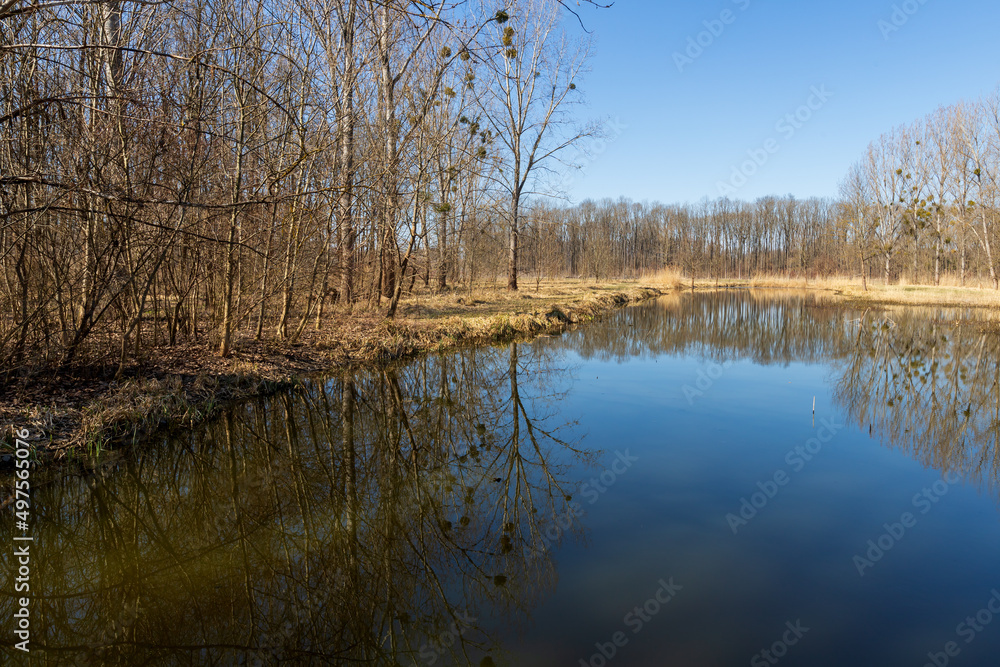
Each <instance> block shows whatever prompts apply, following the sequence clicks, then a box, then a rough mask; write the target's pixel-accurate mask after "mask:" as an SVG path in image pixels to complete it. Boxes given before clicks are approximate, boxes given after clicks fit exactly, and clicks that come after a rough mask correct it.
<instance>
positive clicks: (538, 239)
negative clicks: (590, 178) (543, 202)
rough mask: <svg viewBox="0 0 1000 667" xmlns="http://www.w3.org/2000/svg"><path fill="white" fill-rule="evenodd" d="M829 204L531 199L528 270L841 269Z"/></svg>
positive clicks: (743, 272) (710, 272)
mask: <svg viewBox="0 0 1000 667" xmlns="http://www.w3.org/2000/svg"><path fill="white" fill-rule="evenodd" d="M837 213H838V209H837V207H836V204H835V202H833V201H830V200H825V199H806V200H797V199H795V198H793V197H785V198H778V197H764V198H761V199H758V200H757V201H754V202H744V201H739V200H732V199H718V200H715V201H707V200H706V201H703V202H701V203H699V204H696V205H671V206H667V205H663V204H659V203H653V204H649V203H636V202H631V201H628V200H625V199H621V200H618V201H613V200H603V201H599V202H593V201H586V202H584V203H582V204H580V205H579V206H577V207H574V208H571V209H554V208H547V207H542V206H536V207H534V208H533V209H532V211H531V215H530V216H529V220H528V222H527V226H526V229H525V232H524V234H525V237H526V239H525V256H524V259H525V264H524V267H525V269H526V270H529V271H531V272H532V273H534V274H537V275H544V276H561V275H574V276H582V277H591V278H596V279H602V278H607V277H615V276H624V277H638V276H641V275H643V274H645V273H650V272H655V271H658V270H660V269H662V268H664V267H665V266H675V267H679V268H681V269H683V270H684V271H685V272H686V273H687V274H688V275H690V276H697V277H732V278H748V277H751V276H753V275H757V274H761V273H773V274H779V273H780V274H787V275H796V276H799V275H807V274H817V273H820V274H829V273H834V272H838V271H843V270H846V268H845V267H846V266H847V262H848V260H849V254H848V249H847V248H845V243H844V234H843V231H842V230H841V229H840V228H839V227H838V217H837Z"/></svg>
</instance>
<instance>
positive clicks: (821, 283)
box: [695, 276, 1000, 309]
mask: <svg viewBox="0 0 1000 667" xmlns="http://www.w3.org/2000/svg"><path fill="white" fill-rule="evenodd" d="M942 282H943V284H942V285H940V286H934V285H911V284H908V283H907V282H905V281H902V282H898V283H895V284H889V285H885V284H884V283H882V282H869V283H868V285H867V289H865V286H864V285H862V283H861V280H860V279H859V278H838V277H831V278H813V279H806V278H785V277H783V276H756V277H754V278H750V279H744V280H734V279H723V280H696V281H695V286H696V288H699V289H714V288H716V287H729V288H732V287H743V288H753V289H806V290H811V291H820V292H829V293H832V294H834V295H836V296H839V297H843V298H845V299H849V300H853V301H859V302H865V303H870V304H872V305H901V306H946V307H976V308H989V309H1000V291H997V290H995V289H993V288H992V287H987V286H985V285H982V286H980V285H976V286H969V285H967V286H965V287H962V286H960V285H957V284H951V282H950V281H948V282H945V281H942ZM970 282H972V281H970Z"/></svg>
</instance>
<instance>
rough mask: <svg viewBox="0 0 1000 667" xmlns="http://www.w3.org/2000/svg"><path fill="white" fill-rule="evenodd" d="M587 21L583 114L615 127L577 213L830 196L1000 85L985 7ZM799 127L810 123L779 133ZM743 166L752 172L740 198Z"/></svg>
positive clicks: (654, 15)
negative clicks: (922, 126)
mask: <svg viewBox="0 0 1000 667" xmlns="http://www.w3.org/2000/svg"><path fill="white" fill-rule="evenodd" d="M897 9H898V11H897ZM727 10H728V11H729V12H730V14H726V15H723V12H724V11H727ZM907 10H908V12H909V13H907ZM894 14H895V21H894ZM581 15H582V17H583V18H584V21H585V24H586V26H587V28H588V29H590V30H591V31H592V32H593V33H594V35H595V38H596V40H595V41H596V49H595V54H594V57H593V59H592V61H591V71H590V73H589V74H588V75H587V76H586V78H585V79H584V81H583V82H582V84H581V88H582V89H583V91H584V92H585V94H586V98H587V106H586V108H585V109H581V110H579V111H580V113H581V114H583V115H585V116H589V117H593V118H596V119H604V120H611V121H614V120H615V119H620V123H621V124H622V125H624V126H625V127H622V126H616V125H615V123H611V124H610V125H609V126H608V128H609V132H608V134H609V141H608V143H607V146H606V147H602V146H601V145H597V146H593V147H591V148H592V149H591V150H589V151H588V152H590V153H591V155H590V157H589V158H585V159H584V162H586V163H587V166H586V167H585V169H584V170H583V171H582V172H579V173H577V174H576V175H575V176H574V177H573V179H572V183H571V184H570V185H569V188H568V190H569V195H570V197H571V198H572V200H573V201H574V202H579V201H582V200H583V199H587V198H595V199H596V198H601V197H614V198H617V197H619V196H626V197H629V198H632V199H635V200H639V201H641V200H650V201H653V200H658V201H662V202H664V203H683V202H696V201H698V200H700V199H702V198H703V197H710V198H715V197H717V196H719V195H720V188H719V183H720V182H722V183H728V184H730V185H740V187H733V190H731V191H727V194H729V195H730V196H732V197H734V198H741V199H754V198H756V197H759V196H763V195H768V194H776V195H786V194H792V195H795V196H796V197H800V198H803V197H810V196H814V195H815V196H835V195H836V192H837V184H838V183H839V181H840V180H841V179H842V178H843V176H844V175H845V173H846V171H847V168H848V167H849V166H850V164H851V163H852V162H854V161H855V160H857V159H858V158H859V157H860V156H861V154H862V152H863V151H864V149H865V147H866V146H867V144H868V143H869V142H870V141H872V140H873V139H875V138H877V137H878V136H879V135H880V134H881V133H882V132H885V131H887V130H889V129H891V128H892V127H893V126H896V125H900V124H904V123H910V122H912V121H914V120H916V119H918V118H920V117H922V116H923V115H925V114H927V113H929V112H931V111H933V110H935V109H936V108H937V107H939V106H942V105H948V104H952V103H955V102H958V101H960V100H962V99H974V98H977V97H979V96H980V95H983V94H987V93H990V92H992V91H993V90H995V89H996V86H997V84H998V82H1000V38H998V30H1000V3H998V2H996V1H995V0H991V1H987V0H923V2H921V0H908V1H907V2H903V1H902V0H838V1H837V2H812V1H809V0H708V1H705V0H697V1H696V0H616V2H615V5H614V7H612V8H611V9H601V10H595V9H590V8H582V10H581ZM904 19H905V20H904ZM706 21H707V22H709V24H710V25H709V26H706V25H705V22H706ZM725 21H728V23H726V22H725ZM880 21H882V22H883V23H882V24H880ZM712 22H717V23H712ZM720 28H721V29H720ZM890 28H893V30H891V31H890ZM895 28H898V29H895ZM577 29H578V28H577ZM710 29H714V31H715V32H716V33H718V34H717V35H714V34H711V32H710ZM699 33H704V34H702V35H701V40H700V41H701V42H702V44H705V45H706V46H703V47H702V52H701V53H700V54H699V53H698V50H697V49H696V48H691V50H690V53H688V48H689V45H690V42H689V39H693V40H696V41H697V40H698V38H699ZM709 38H710V39H709ZM675 53H679V54H682V55H683V56H684V57H685V58H687V57H688V56H689V55H690V56H693V57H691V59H690V61H687V60H685V61H681V62H680V66H679V65H678V62H677V59H676V57H675ZM814 87H815V88H816V89H818V90H820V91H822V90H824V87H825V91H827V92H828V93H829V94H830V96H829V98H828V99H826V100H825V102H824V101H821V97H826V96H827V95H826V93H824V94H823V95H821V96H815V97H812V99H810V97H811V95H813V93H812V92H811V91H812V90H813V88H814ZM809 102H812V105H813V107H815V109H807V110H800V109H799V107H801V106H802V105H806V104H808V103H809ZM796 111H799V113H800V118H807V119H808V120H806V121H805V122H799V121H795V122H794V123H790V122H788V121H785V122H783V123H782V125H781V126H780V127H779V125H778V123H779V121H782V119H783V118H785V116H786V115H787V114H794V113H796ZM616 135H617V136H616ZM768 140H771V141H770V142H769V141H768ZM748 151H754V152H755V153H756V157H757V159H758V162H760V163H762V166H759V167H756V168H754V165H748V166H747V168H746V170H745V171H746V172H754V173H752V175H750V176H749V177H747V178H746V182H745V184H744V183H742V182H741V179H740V178H739V177H738V176H737V178H735V179H734V178H733V171H734V167H735V168H739V167H740V166H741V165H742V164H743V163H744V162H746V161H747V160H750V159H751V155H750V154H748Z"/></svg>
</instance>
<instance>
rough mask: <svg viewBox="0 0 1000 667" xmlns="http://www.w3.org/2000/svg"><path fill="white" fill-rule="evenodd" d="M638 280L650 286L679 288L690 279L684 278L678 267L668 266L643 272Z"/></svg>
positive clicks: (685, 284)
mask: <svg viewBox="0 0 1000 667" xmlns="http://www.w3.org/2000/svg"><path fill="white" fill-rule="evenodd" d="M640 282H641V283H642V284H643V285H649V286H652V287H661V288H665V289H671V290H680V289H684V288H685V286H687V285H689V284H690V279H689V278H686V277H685V276H684V273H683V272H682V271H681V270H680V269H678V268H676V267H672V266H669V267H667V268H665V269H661V270H659V271H657V272H655V273H649V274H643V276H642V279H641V280H640Z"/></svg>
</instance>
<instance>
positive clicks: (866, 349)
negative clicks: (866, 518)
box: [836, 308, 1000, 494]
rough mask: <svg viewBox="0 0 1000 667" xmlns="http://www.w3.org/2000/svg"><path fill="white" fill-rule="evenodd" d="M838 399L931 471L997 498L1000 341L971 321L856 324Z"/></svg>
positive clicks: (930, 318) (919, 316)
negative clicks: (949, 474)
mask: <svg viewBox="0 0 1000 667" xmlns="http://www.w3.org/2000/svg"><path fill="white" fill-rule="evenodd" d="M839 371H840V374H839V381H838V382H837V388H836V396H837V399H838V401H839V402H840V403H841V404H842V405H843V406H844V409H845V411H846V412H847V414H848V415H849V416H850V417H851V419H852V420H853V421H854V422H856V423H857V424H858V425H859V426H861V427H862V428H868V429H869V430H871V432H872V433H873V435H877V436H878V438H879V439H880V440H881V441H882V442H883V443H884V444H885V445H887V446H889V447H898V448H901V449H903V450H905V451H906V452H907V453H908V454H910V455H911V456H913V457H915V458H916V459H917V460H919V461H920V462H921V463H922V464H924V465H925V466H927V467H930V468H934V469H937V470H940V471H941V472H942V473H947V472H952V473H956V474H958V475H961V476H963V477H964V478H965V479H967V480H969V481H971V482H973V483H976V484H979V485H980V486H981V487H982V488H984V489H986V490H988V491H989V492H990V493H994V494H995V493H996V492H997V491H998V485H997V481H998V474H1000V455H998V449H1000V338H998V337H997V335H996V334H995V333H987V332H986V331H984V328H983V326H982V324H981V323H980V322H979V321H977V320H976V319H974V317H973V316H972V315H971V314H969V313H960V312H951V311H939V310H929V309H912V308H911V309H902V308H899V309H891V310H888V311H886V312H884V313H878V314H870V313H866V314H865V315H864V316H863V317H861V318H859V319H858V320H857V322H856V323H855V333H854V339H853V341H852V344H851V345H850V347H849V348H848V353H847V354H846V355H844V356H843V358H842V359H841V362H840V364H839Z"/></svg>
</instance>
